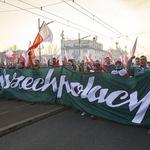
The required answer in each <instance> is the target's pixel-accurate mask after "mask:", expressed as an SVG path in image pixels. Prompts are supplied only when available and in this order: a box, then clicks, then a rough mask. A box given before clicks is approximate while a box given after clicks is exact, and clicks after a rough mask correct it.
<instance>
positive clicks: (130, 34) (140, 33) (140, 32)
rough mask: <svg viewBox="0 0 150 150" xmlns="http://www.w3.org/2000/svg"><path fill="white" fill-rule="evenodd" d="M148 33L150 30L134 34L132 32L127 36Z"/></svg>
mask: <svg viewBox="0 0 150 150" xmlns="http://www.w3.org/2000/svg"><path fill="white" fill-rule="evenodd" d="M147 33H150V31H146V32H140V33H134V34H130V35H127V36H134V35H140V34H147Z"/></svg>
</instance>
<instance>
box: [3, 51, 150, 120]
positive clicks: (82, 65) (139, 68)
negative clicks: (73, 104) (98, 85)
mask: <svg viewBox="0 0 150 150" xmlns="http://www.w3.org/2000/svg"><path fill="white" fill-rule="evenodd" d="M29 61H30V67H29V68H32V69H39V68H43V67H44V68H45V67H58V66H59V61H58V60H57V59H56V58H52V59H49V60H48V62H47V63H44V64H41V63H40V61H39V60H38V59H35V60H34V62H33V60H32V59H31V57H30V53H29ZM63 65H64V66H65V67H66V68H68V69H71V70H74V71H78V72H105V73H111V74H113V75H117V76H124V77H132V76H138V75H140V74H143V73H146V72H150V62H148V61H147V58H146V56H144V55H142V56H141V57H135V56H133V57H131V58H130V59H129V60H128V62H127V64H123V63H122V62H121V61H120V60H118V61H116V62H115V63H113V62H112V60H111V59H110V58H109V57H106V58H105V61H104V63H103V64H102V63H101V62H100V60H95V61H93V62H85V61H84V60H81V62H79V61H76V60H75V59H69V60H68V61H67V62H65V61H64V62H63ZM0 68H1V69H2V68H8V69H24V68H25V62H19V63H17V64H16V65H15V64H11V63H10V64H8V65H7V66H5V65H4V64H3V63H0ZM77 111H78V110H76V112H77ZM86 114H87V113H86V112H82V113H81V115H82V116H85V115H86ZM90 117H91V118H92V119H96V118H97V117H96V116H94V115H90Z"/></svg>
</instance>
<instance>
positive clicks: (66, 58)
mask: <svg viewBox="0 0 150 150" xmlns="http://www.w3.org/2000/svg"><path fill="white" fill-rule="evenodd" d="M68 59H69V57H68V55H67V52H66V50H65V56H64V62H65V63H66V62H68Z"/></svg>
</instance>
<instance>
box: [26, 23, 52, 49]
mask: <svg viewBox="0 0 150 150" xmlns="http://www.w3.org/2000/svg"><path fill="white" fill-rule="evenodd" d="M52 41H53V33H52V32H51V30H50V29H49V27H48V26H47V24H46V23H45V21H44V22H43V24H42V26H41V28H40V30H39V32H38V34H37V36H36V38H35V40H34V42H33V44H32V46H31V47H29V49H28V50H33V49H35V48H37V47H38V45H39V44H40V43H42V42H50V43H52Z"/></svg>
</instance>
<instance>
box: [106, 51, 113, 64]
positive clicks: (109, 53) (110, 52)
mask: <svg viewBox="0 0 150 150" xmlns="http://www.w3.org/2000/svg"><path fill="white" fill-rule="evenodd" d="M107 57H109V58H110V60H111V62H113V63H114V57H113V54H112V50H111V49H110V50H109V51H108V54H107Z"/></svg>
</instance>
